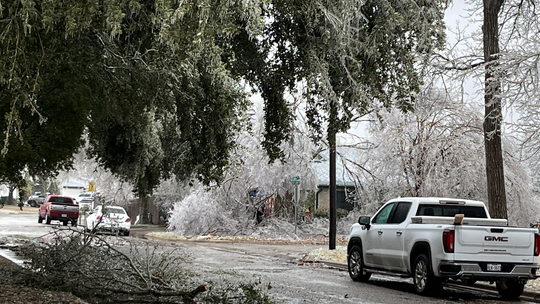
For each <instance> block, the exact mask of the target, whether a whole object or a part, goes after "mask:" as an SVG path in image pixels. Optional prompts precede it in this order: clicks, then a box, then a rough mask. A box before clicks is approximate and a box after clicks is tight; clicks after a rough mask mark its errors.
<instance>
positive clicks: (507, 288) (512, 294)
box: [497, 280, 525, 300]
mask: <svg viewBox="0 0 540 304" xmlns="http://www.w3.org/2000/svg"><path fill="white" fill-rule="evenodd" d="M523 288H525V284H523V283H520V282H519V281H516V280H506V281H498V282H497V291H498V292H499V294H500V295H501V297H503V298H505V299H511V300H515V299H517V298H519V297H520V296H521V294H522V293H523Z"/></svg>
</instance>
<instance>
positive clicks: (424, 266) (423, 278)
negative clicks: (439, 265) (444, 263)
mask: <svg viewBox="0 0 540 304" xmlns="http://www.w3.org/2000/svg"><path fill="white" fill-rule="evenodd" d="M413 284H414V289H415V290H416V292H417V293H419V294H422V295H426V294H435V293H437V292H439V291H441V290H442V284H441V281H440V280H439V279H438V278H436V277H435V276H434V275H433V270H432V269H431V263H430V262H429V258H428V257H427V256H426V255H425V254H423V253H422V254H420V255H418V256H417V257H416V259H415V260H414V268H413Z"/></svg>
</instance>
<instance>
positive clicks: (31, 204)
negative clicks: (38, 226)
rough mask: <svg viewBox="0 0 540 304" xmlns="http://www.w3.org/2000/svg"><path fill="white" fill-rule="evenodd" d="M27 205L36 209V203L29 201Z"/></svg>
mask: <svg viewBox="0 0 540 304" xmlns="http://www.w3.org/2000/svg"><path fill="white" fill-rule="evenodd" d="M28 205H30V206H31V207H37V204H36V201H29V202H28ZM40 223H41V222H40Z"/></svg>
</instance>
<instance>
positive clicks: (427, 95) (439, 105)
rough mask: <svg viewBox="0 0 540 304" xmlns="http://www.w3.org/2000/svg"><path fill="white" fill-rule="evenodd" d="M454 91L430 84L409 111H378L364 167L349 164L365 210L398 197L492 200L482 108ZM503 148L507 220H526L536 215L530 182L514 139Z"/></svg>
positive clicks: (522, 222) (513, 221) (523, 223)
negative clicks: (465, 100) (488, 178)
mask: <svg viewBox="0 0 540 304" xmlns="http://www.w3.org/2000/svg"><path fill="white" fill-rule="evenodd" d="M452 96H455V95H448V94H446V93H445V92H444V91H441V90H438V89H436V88H433V87H427V88H425V89H424V90H423V91H422V92H421V94H420V96H419V97H418V99H417V103H416V104H415V106H414V111H412V112H410V113H403V112H402V111H400V110H399V109H392V110H390V111H387V110H385V109H381V110H380V111H378V115H379V119H378V120H375V121H374V123H373V125H372V127H371V130H370V134H371V140H372V146H371V147H370V148H369V149H367V154H366V159H365V161H364V163H363V164H362V165H363V168H359V167H356V168H355V167H354V164H349V170H350V171H351V172H357V173H358V175H357V179H358V183H359V184H360V187H361V189H362V191H360V193H361V195H362V202H363V203H364V207H365V210H364V211H365V212H367V213H371V212H373V211H374V210H375V209H376V208H378V207H379V206H380V205H381V204H382V203H384V202H385V201H386V200H388V199H391V198H395V197H398V196H442V197H456V198H464V199H476V200H481V201H484V202H488V200H487V198H488V196H487V193H486V182H487V179H486V176H485V158H484V157H485V156H484V149H483V140H482V138H483V135H482V121H483V119H482V116H481V115H480V114H479V113H481V111H479V110H478V109H477V108H475V107H474V106H471V105H469V104H464V103H462V102H460V101H458V100H456V99H454V98H452ZM504 147H505V159H506V162H505V170H507V172H508V177H507V179H506V185H507V187H508V189H509V190H510V191H509V198H510V202H509V220H510V222H511V223H514V224H516V223H518V224H521V225H525V224H526V223H528V221H531V220H533V217H534V215H533V213H531V212H530V211H531V210H534V209H535V205H534V203H533V202H534V200H533V193H532V183H531V180H530V178H529V175H528V173H527V172H526V168H525V166H524V165H523V163H522V162H521V161H520V159H519V155H516V153H515V149H516V146H515V143H513V142H512V141H511V140H510V139H508V140H506V141H505V146H504ZM533 221H534V220H533Z"/></svg>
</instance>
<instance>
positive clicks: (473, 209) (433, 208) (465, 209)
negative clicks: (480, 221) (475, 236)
mask: <svg viewBox="0 0 540 304" xmlns="http://www.w3.org/2000/svg"><path fill="white" fill-rule="evenodd" d="M456 214H464V215H465V217H475V218H487V214H486V210H485V209H484V208H483V207H477V206H456V205H439V204H437V205H428V204H426V205H420V206H418V211H416V215H420V216H443V217H454V216H456Z"/></svg>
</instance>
